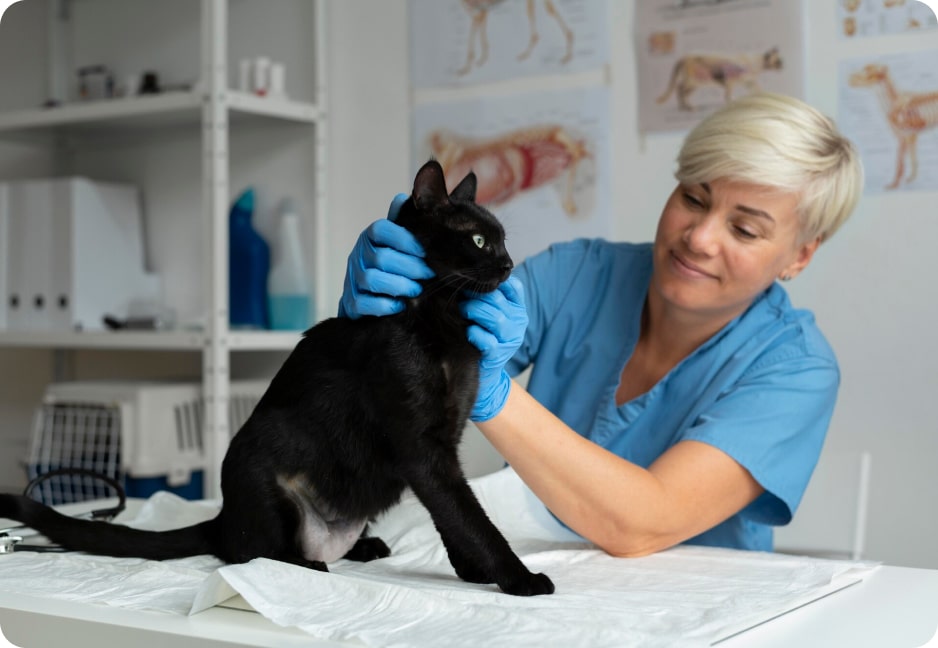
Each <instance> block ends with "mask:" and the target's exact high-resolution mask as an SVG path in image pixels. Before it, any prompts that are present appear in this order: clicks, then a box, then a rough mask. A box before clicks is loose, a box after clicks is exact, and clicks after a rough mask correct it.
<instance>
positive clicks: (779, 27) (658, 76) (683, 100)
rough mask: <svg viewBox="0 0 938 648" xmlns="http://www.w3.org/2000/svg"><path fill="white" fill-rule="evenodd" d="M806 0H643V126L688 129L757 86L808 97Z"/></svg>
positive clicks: (639, 18) (639, 13) (638, 20)
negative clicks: (805, 93) (805, 38)
mask: <svg viewBox="0 0 938 648" xmlns="http://www.w3.org/2000/svg"><path fill="white" fill-rule="evenodd" d="M802 11H803V8H802V4H801V2H794V1H792V0H636V4H635V47H636V59H637V61H638V94H639V96H638V101H639V110H638V125H639V130H641V131H642V132H650V131H671V130H684V129H689V128H691V127H693V126H694V125H695V124H696V123H697V122H699V121H700V120H701V119H703V118H704V117H705V116H706V115H707V114H709V113H710V112H713V111H714V110H716V109H717V108H719V107H721V106H723V105H724V104H725V103H726V102H728V101H729V100H731V99H734V98H736V97H739V96H741V95H743V94H746V93H749V92H753V91H755V90H759V89H762V90H771V91H773V92H780V93H783V94H787V95H792V96H795V97H801V96H803V94H804V91H803V87H804V76H803V68H804V47H803V42H802V39H803V29H802Z"/></svg>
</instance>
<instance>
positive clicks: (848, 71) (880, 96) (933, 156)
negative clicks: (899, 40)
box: [837, 50, 938, 193]
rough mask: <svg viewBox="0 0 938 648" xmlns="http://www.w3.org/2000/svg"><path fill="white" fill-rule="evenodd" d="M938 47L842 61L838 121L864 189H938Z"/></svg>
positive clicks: (869, 191) (877, 191)
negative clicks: (856, 157)
mask: <svg viewBox="0 0 938 648" xmlns="http://www.w3.org/2000/svg"><path fill="white" fill-rule="evenodd" d="M935 61H938V50H929V51H923V52H914V53H912V52H909V53H905V54H892V55H884V56H877V57H866V58H862V59H853V60H849V61H843V62H841V64H840V101H839V102H838V104H839V106H840V109H839V113H838V116H837V122H838V124H839V126H840V128H841V130H843V133H844V135H846V136H847V137H849V138H850V139H851V140H852V141H853V142H854V143H855V144H856V146H857V148H858V149H859V151H860V156H861V157H862V158H863V167H864V170H865V173H866V192H867V193H881V192H896V191H936V190H938V67H936V66H935Z"/></svg>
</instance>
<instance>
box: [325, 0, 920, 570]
mask: <svg viewBox="0 0 938 648" xmlns="http://www.w3.org/2000/svg"><path fill="white" fill-rule="evenodd" d="M835 2H836V0H811V2H806V3H805V5H806V14H807V15H806V24H807V25H808V27H807V34H806V41H807V60H808V70H809V73H808V80H807V88H806V92H807V99H808V101H809V102H811V103H813V104H814V105H815V106H817V107H818V108H820V109H821V110H822V111H824V112H825V113H827V114H829V115H831V116H834V117H836V114H837V85H836V80H837V66H838V63H839V61H840V60H841V59H849V58H855V57H858V56H864V55H869V54H876V53H885V52H889V51H892V50H893V49H897V50H898V49H903V48H904V49H919V50H924V49H935V48H938V32H935V31H932V32H926V33H923V34H920V35H908V36H893V37H881V38H869V39H864V40H857V41H852V42H847V43H843V42H840V41H839V40H838V39H837V38H836V36H835V34H836V33H837V32H836V28H835V27H836V26H835V6H836V5H835ZM611 5H612V9H611V13H612V16H611V21H610V30H611V32H612V34H613V36H612V48H611V52H612V65H611V69H610V78H611V84H612V90H613V93H612V94H613V132H612V134H611V135H612V140H613V144H614V145H613V150H614V158H613V165H614V177H615V179H616V180H615V187H614V200H613V204H614V205H616V206H617V207H616V213H615V215H614V218H615V230H614V234H615V237H616V238H622V239H630V240H648V239H650V238H651V237H652V236H653V234H654V227H655V224H656V222H657V218H658V215H659V213H660V210H661V207H662V205H663V204H664V200H665V198H666V196H667V195H668V193H669V192H670V191H671V189H672V186H673V178H672V175H671V174H672V172H673V169H674V157H675V155H676V153H677V149H678V147H679V145H680V139H681V138H680V134H674V135H654V136H649V137H647V138H642V137H640V136H639V135H638V133H637V129H636V118H637V115H636V105H635V100H634V97H635V92H636V84H635V67H634V66H635V60H634V54H633V49H632V39H631V33H632V28H633V22H632V9H633V3H632V2H622V1H614V2H612V3H611ZM330 11H331V13H332V26H333V30H332V34H333V48H332V53H331V56H332V61H331V72H332V74H331V83H332V108H333V112H332V119H333V122H332V132H331V137H332V146H331V159H332V164H331V167H330V179H331V182H330V199H331V204H332V214H331V217H332V218H333V221H334V222H335V221H336V220H338V221H340V222H341V225H340V226H339V227H338V229H337V233H336V237H335V240H334V241H333V242H332V244H331V246H330V247H331V249H332V250H333V255H334V257H333V258H332V259H331V260H330V267H331V268H332V270H333V272H335V276H334V277H333V278H331V279H330V283H331V285H332V286H334V287H335V291H336V292H335V297H336V298H337V297H338V294H339V290H340V286H341V276H342V275H341V273H342V271H343V269H344V260H345V254H346V253H347V250H348V249H349V247H350V246H351V244H352V243H353V242H354V239H355V236H356V235H357V234H358V232H359V231H360V230H361V229H362V228H363V227H364V226H365V225H366V224H367V223H369V222H370V221H372V220H374V219H375V218H378V217H381V216H382V215H383V213H384V209H385V206H386V205H387V203H388V201H389V200H390V198H391V197H392V196H393V195H394V194H395V193H396V192H398V191H406V190H407V188H408V183H409V182H410V174H411V173H412V169H410V168H409V165H410V158H409V151H408V146H409V141H410V139H409V128H410V116H409V97H410V95H409V78H408V56H409V53H408V52H409V50H408V21H407V6H406V2H405V1H404V0H392V1H382V2H377V1H375V0H343V2H341V3H339V2H336V3H330ZM931 136H932V137H935V136H938V134H932V135H931ZM936 204H938V194H936V193H935V192H931V193H917V194H894V195H888V196H876V197H869V198H866V199H864V200H863V201H862V203H861V205H860V207H859V209H858V210H857V212H856V214H855V215H854V217H853V218H852V220H851V221H850V222H849V223H847V225H846V226H845V227H844V228H843V229H842V230H841V231H840V232H839V233H838V234H837V236H836V237H835V238H834V239H832V240H831V241H830V242H828V243H827V244H825V245H824V247H823V248H822V249H821V251H820V253H819V254H818V255H817V257H816V259H815V261H814V263H813V265H812V267H811V268H809V270H808V271H807V272H805V273H804V274H803V275H802V276H801V277H799V278H798V279H797V280H796V281H795V282H793V284H791V286H790V288H791V291H790V292H791V294H792V299H793V301H794V302H795V303H796V305H799V306H802V307H805V308H809V309H812V310H813V311H814V312H815V314H816V316H817V319H818V321H819V323H820V325H821V327H822V329H823V330H824V332H825V334H826V335H827V337H828V338H829V340H830V341H831V344H832V345H833V346H834V348H835V350H836V352H837V354H838V357H839V359H840V363H841V368H842V371H843V385H842V388H841V393H840V399H839V403H838V407H837V411H836V413H835V416H834V420H833V423H832V425H831V430H830V433H829V437H828V444H827V448H828V451H830V450H838V449H852V448H867V449H870V450H871V451H872V452H873V472H872V489H871V509H870V524H871V528H870V530H869V535H868V555H869V557H870V558H872V559H876V560H883V561H885V562H888V563H891V564H898V565H911V566H923V567H932V568H938V551H935V549H934V547H935V545H936V537H938V505H936V504H938V471H936V470H935V469H934V464H935V460H936V458H938V423H936V416H935V414H934V413H933V408H932V403H933V402H934V400H935V398H936V397H938V372H936V370H935V364H936V361H938V341H936V335H935V329H936V325H938V305H936V304H938V300H936V295H938V291H936V289H935V287H934V284H935V279H934V276H933V273H932V272H930V270H929V268H930V265H931V263H932V262H933V259H934V258H935V257H934V252H933V248H934V245H935V241H936V240H938V207H936Z"/></svg>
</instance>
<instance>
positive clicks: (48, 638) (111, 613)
mask: <svg viewBox="0 0 938 648" xmlns="http://www.w3.org/2000/svg"><path fill="white" fill-rule="evenodd" d="M0 628H2V629H3V633H4V634H5V635H6V637H7V639H9V640H10V641H12V642H13V643H14V644H16V645H19V646H24V647H27V646H58V645H68V646H70V647H71V648H82V647H85V646H87V647H88V648H100V647H101V646H120V645H123V646H131V645H132V646H135V647H141V648H146V647H148V646H153V647H160V648H163V647H165V646H167V645H169V646H173V648H183V647H188V646H221V645H228V646H277V647H280V646H283V647H290V646H337V645H342V644H337V643H334V642H330V641H322V640H317V639H315V638H314V637H311V636H310V635H308V634H305V633H304V632H302V631H300V630H297V629H295V628H281V627H278V626H276V625H274V624H273V623H272V622H270V621H268V620H267V619H266V618H264V617H262V616H261V615H259V614H256V613H253V612H244V611H240V610H232V609H225V608H213V609H210V610H206V611H205V612H202V613H200V614H198V615H195V616H192V617H183V616H176V615H170V614H162V613H157V612H142V611H136V610H126V609H119V608H113V607H108V606H103V605H94V604H87V603H77V602H70V601H61V600H51V599H40V598H35V597H28V596H19V595H14V594H10V593H2V592H0ZM936 630H938V570H926V569H911V568H904V567H881V568H879V569H878V570H876V571H875V572H873V574H871V575H870V576H869V577H868V578H867V579H866V580H864V581H863V582H860V583H858V584H856V585H853V586H851V587H848V588H847V589H844V590H841V591H839V592H836V593H834V594H832V595H830V596H828V597H827V598H825V599H822V600H819V601H816V602H814V603H811V604H809V605H807V606H805V607H802V608H800V609H797V610H794V611H792V612H789V613H788V614H785V615H784V616H782V617H779V618H776V619H774V620H772V621H769V622H767V623H765V624H763V625H761V626H759V627H756V628H753V629H750V630H747V631H745V632H743V633H741V634H739V635H736V636H735V637H731V638H729V639H726V640H725V641H723V642H721V643H719V644H718V645H719V646H720V648H754V647H756V646H758V647H759V648H775V647H778V648H781V647H783V646H784V647H785V648H790V647H791V646H797V647H798V648H815V647H817V648H821V647H822V646H823V647H829V646H851V647H852V648H866V647H868V648H883V647H885V646H889V647H893V648H905V647H908V648H915V647H918V646H923V645H925V644H926V643H928V642H929V640H930V639H932V637H934V635H935V633H936ZM519 645H523V644H522V643H521V642H519Z"/></svg>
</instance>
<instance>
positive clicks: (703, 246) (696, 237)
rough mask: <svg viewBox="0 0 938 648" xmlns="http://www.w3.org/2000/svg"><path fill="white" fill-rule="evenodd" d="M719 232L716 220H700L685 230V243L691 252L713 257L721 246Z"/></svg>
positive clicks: (708, 218) (705, 218)
mask: <svg viewBox="0 0 938 648" xmlns="http://www.w3.org/2000/svg"><path fill="white" fill-rule="evenodd" d="M718 236H719V232H718V227H717V223H716V219H715V218H711V217H709V216H707V217H702V218H698V219H697V220H696V221H694V222H692V223H690V224H689V225H688V226H687V229H685V230H684V243H685V244H686V245H687V248H688V249H689V250H690V251H691V252H696V253H698V254H704V255H707V256H713V255H714V254H716V250H717V247H718V245H719V239H718Z"/></svg>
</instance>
